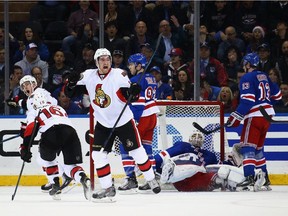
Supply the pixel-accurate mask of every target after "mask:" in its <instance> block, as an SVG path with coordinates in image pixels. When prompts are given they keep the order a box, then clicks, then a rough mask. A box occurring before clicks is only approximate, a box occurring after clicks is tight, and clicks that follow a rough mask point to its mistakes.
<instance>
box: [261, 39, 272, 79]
mask: <svg viewBox="0 0 288 216" xmlns="http://www.w3.org/2000/svg"><path fill="white" fill-rule="evenodd" d="M257 52H258V55H259V60H260V61H259V65H258V69H259V70H260V71H263V72H266V73H267V74H268V72H269V71H270V70H271V68H274V67H275V63H274V62H273V60H271V59H270V47H269V45H268V44H267V43H263V44H261V45H260V46H258V48H257Z"/></svg>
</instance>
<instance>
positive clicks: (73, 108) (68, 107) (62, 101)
mask: <svg viewBox="0 0 288 216" xmlns="http://www.w3.org/2000/svg"><path fill="white" fill-rule="evenodd" d="M58 104H59V106H61V107H62V108H63V109H64V110H65V111H66V112H67V114H68V115H69V114H82V109H81V107H79V106H78V105H77V104H76V103H74V102H73V101H72V100H71V99H70V98H69V97H67V96H66V95H65V93H64V91H60V92H59V96H58Z"/></svg>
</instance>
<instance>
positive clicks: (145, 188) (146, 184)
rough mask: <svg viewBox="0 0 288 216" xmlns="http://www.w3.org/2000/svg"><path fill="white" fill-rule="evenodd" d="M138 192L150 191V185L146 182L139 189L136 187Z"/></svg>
mask: <svg viewBox="0 0 288 216" xmlns="http://www.w3.org/2000/svg"><path fill="white" fill-rule="evenodd" d="M138 190H140V191H143V192H144V191H150V190H151V187H150V185H149V184H148V182H145V183H144V184H143V185H140V186H139V187H138Z"/></svg>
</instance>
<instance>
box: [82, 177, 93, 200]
mask: <svg viewBox="0 0 288 216" xmlns="http://www.w3.org/2000/svg"><path fill="white" fill-rule="evenodd" d="M86 185H87V187H88V190H87V189H85V188H83V189H84V196H85V199H86V200H88V201H91V198H92V189H91V182H90V181H87V182H86Z"/></svg>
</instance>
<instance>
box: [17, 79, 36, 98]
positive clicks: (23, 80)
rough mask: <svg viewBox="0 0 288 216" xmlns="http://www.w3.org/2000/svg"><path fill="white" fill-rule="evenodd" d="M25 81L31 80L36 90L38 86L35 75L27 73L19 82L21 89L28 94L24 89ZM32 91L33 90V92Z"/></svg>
mask: <svg viewBox="0 0 288 216" xmlns="http://www.w3.org/2000/svg"><path fill="white" fill-rule="evenodd" d="M25 82H30V84H31V87H32V90H34V89H35V88H36V86H37V81H36V79H35V77H33V76H31V75H25V76H24V77H22V79H21V80H20V82H19V84H20V89H21V90H22V91H23V92H24V93H25V94H26V92H25V91H24V90H25V89H24V88H23V84H24V83H25ZM31 93H32V92H31Z"/></svg>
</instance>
